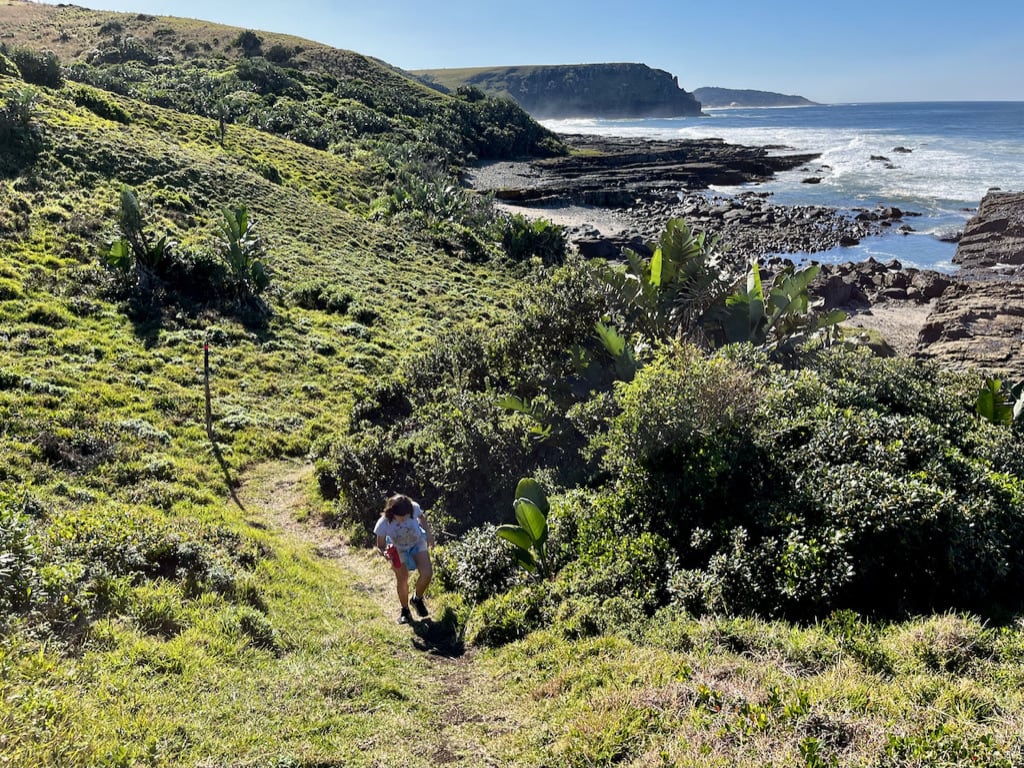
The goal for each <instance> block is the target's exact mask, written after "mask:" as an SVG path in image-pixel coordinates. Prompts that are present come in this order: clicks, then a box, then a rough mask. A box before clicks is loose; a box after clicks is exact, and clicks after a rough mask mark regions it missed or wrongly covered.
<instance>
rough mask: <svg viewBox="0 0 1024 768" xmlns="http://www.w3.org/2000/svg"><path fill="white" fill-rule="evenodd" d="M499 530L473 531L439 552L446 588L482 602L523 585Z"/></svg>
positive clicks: (484, 527)
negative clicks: (497, 532) (515, 586)
mask: <svg viewBox="0 0 1024 768" xmlns="http://www.w3.org/2000/svg"><path fill="white" fill-rule="evenodd" d="M495 530H496V528H495V526H494V525H492V524H489V523H487V524H484V525H482V526H480V527H478V528H472V529H470V530H469V531H467V532H466V533H465V534H464V535H463V536H462V537H461V538H459V539H457V540H455V541H453V542H452V543H450V544H446V545H445V546H444V547H443V548H441V549H439V550H438V551H437V554H436V559H435V564H436V567H437V576H438V580H439V581H440V583H441V584H442V585H443V586H444V587H445V588H446V589H449V590H455V591H458V592H459V593H460V594H462V595H464V596H465V597H466V598H467V599H468V600H470V601H471V602H473V603H479V602H482V601H484V600H486V599H487V598H488V597H490V596H492V595H496V594H499V593H501V592H505V591H507V590H508V589H510V588H512V587H513V586H514V585H516V584H518V583H520V582H522V574H521V573H520V572H519V571H518V570H517V568H516V564H515V560H514V559H513V558H512V556H511V554H510V552H509V550H508V546H507V545H506V544H504V543H503V542H502V541H500V540H499V539H498V538H497V536H496V535H495Z"/></svg>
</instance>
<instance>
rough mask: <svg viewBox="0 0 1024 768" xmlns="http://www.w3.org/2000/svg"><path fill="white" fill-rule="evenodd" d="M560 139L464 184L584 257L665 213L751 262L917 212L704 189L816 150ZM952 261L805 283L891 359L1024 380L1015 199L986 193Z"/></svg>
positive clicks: (617, 247) (644, 239)
mask: <svg viewBox="0 0 1024 768" xmlns="http://www.w3.org/2000/svg"><path fill="white" fill-rule="evenodd" d="M561 138H562V139H563V141H565V143H566V144H568V145H569V146H571V147H572V148H573V150H574V151H573V154H571V155H569V156H567V157H559V158H548V159H543V160H528V161H522V162H502V163H493V164H489V165H483V166H479V167H477V168H474V169H471V170H470V172H469V173H468V174H467V177H466V183H467V184H468V185H469V186H470V187H471V188H473V189H475V190H478V191H480V192H487V193H491V194H493V196H494V198H495V201H496V203H497V205H498V206H499V207H501V208H504V209H506V210H508V211H510V212H518V213H523V214H524V215H527V216H530V217H544V218H548V219H550V220H552V221H553V222H554V223H556V224H560V225H562V226H564V227H565V228H566V231H567V236H568V238H569V240H570V242H571V243H572V244H573V245H574V246H575V247H576V248H577V249H578V250H579V252H580V253H581V254H582V255H584V256H586V257H588V258H605V259H616V258H619V257H620V256H621V252H622V249H623V248H631V249H632V250H634V251H637V252H639V253H647V252H649V249H648V244H649V243H652V242H654V241H656V240H657V239H658V237H659V235H660V234H661V232H662V231H663V230H664V228H665V223H666V222H667V221H668V220H669V219H672V218H682V219H683V220H685V221H686V222H687V223H688V224H689V225H690V226H691V227H692V228H694V229H696V230H698V231H704V232H708V233H709V234H711V235H714V236H717V237H718V238H719V240H720V242H721V244H722V247H723V249H724V250H725V252H726V253H727V254H733V255H734V256H735V258H736V260H737V264H738V265H739V264H742V263H745V262H746V261H747V260H748V259H749V258H751V257H752V256H766V255H767V254H785V253H816V252H820V251H824V250H828V249H831V248H834V247H836V246H849V245H854V244H856V243H858V242H859V241H860V240H862V239H863V238H866V237H871V236H875V235H880V234H883V233H885V232H887V231H893V230H897V231H898V230H900V229H901V228H902V229H904V230H907V229H909V228H910V225H909V224H908V223H907V222H906V219H908V218H910V217H913V216H914V215H915V214H914V213H913V212H905V211H902V210H899V209H898V208H895V207H878V208H875V209H854V210H837V209H833V208H828V207H825V206H814V205H801V206H784V205H777V204H775V203H773V202H772V201H771V199H770V196H769V195H768V194H767V193H762V192H757V191H746V192H741V193H739V194H737V195H729V196H726V195H714V194H711V193H709V191H708V188H709V187H710V186H712V185H714V186H732V185H737V186H738V185H741V184H746V183H753V182H760V181H765V180H767V179H770V178H771V177H772V176H773V175H774V174H776V173H778V172H781V171H786V170H793V169H797V168H801V167H804V166H806V165H807V164H808V163H812V162H813V161H815V160H817V159H818V155H816V154H806V153H805V154H783V153H781V152H780V150H782V149H784V148H780V147H744V146H739V145H730V144H726V143H724V142H723V141H721V140H719V139H706V140H680V141H656V140H648V139H638V138H610V137H600V136H582V135H563V136H561ZM783 259H784V257H778V256H776V257H775V258H774V259H769V260H768V263H767V264H766V266H767V267H768V268H769V269H771V268H772V267H773V266H778V265H779V263H781V261H782V260H783ZM954 262H955V263H957V264H959V265H960V272H959V273H958V274H956V275H948V274H943V273H939V272H935V271H932V270H918V269H908V268H904V267H903V266H902V265H901V264H899V263H898V262H895V261H892V262H887V263H884V264H883V263H880V262H877V261H875V260H871V259H869V260H868V261H866V262H849V263H846V264H838V265H823V266H822V270H821V273H820V274H819V276H818V278H817V280H816V281H815V284H814V286H813V288H812V290H813V291H814V292H815V294H816V295H817V296H818V297H819V298H820V299H821V300H822V301H823V302H824V303H825V305H826V306H828V307H835V308H842V309H845V310H846V311H847V312H848V313H849V314H850V315H851V324H852V325H853V326H855V327H856V326H859V327H863V328H865V329H873V330H876V331H878V332H880V333H882V334H883V336H886V339H887V341H889V342H890V344H891V346H892V347H893V348H894V349H895V350H896V351H897V352H899V353H901V354H909V355H913V356H915V357H919V358H923V359H924V358H933V359H936V360H937V361H939V362H940V363H941V364H943V365H945V366H949V367H965V366H976V367H979V368H982V369H984V370H985V371H986V372H989V373H992V374H995V375H1003V376H1011V377H1014V378H1024V194H1017V195H1014V194H997V195H992V194H990V195H989V196H986V198H985V201H983V202H982V205H981V206H980V208H979V211H978V214H977V215H976V216H975V218H974V219H972V220H971V221H970V222H969V223H968V225H967V227H966V228H965V230H964V235H963V238H962V240H961V242H960V244H959V245H958V250H957V256H956V257H955V258H954ZM883 308H884V309H883ZM883 317H884V318H885V320H884V321H880V322H873V321H876V320H881V318H883ZM897 337H898V338H897Z"/></svg>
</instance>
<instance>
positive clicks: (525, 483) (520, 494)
mask: <svg viewBox="0 0 1024 768" xmlns="http://www.w3.org/2000/svg"><path fill="white" fill-rule="evenodd" d="M516 498H517V499H529V500H530V501H532V502H533V503H534V504H535V505H536V506H537V509H539V510H540V511H541V512H542V513H543V514H544V517H545V518H546V517H547V516H548V512H550V511H551V507H550V506H549V505H548V497H547V496H545V495H544V491H543V489H542V488H541V487H540V483H538V482H537V481H536V480H534V479H533V478H532V477H524V478H523V479H522V480H520V481H519V484H518V485H516Z"/></svg>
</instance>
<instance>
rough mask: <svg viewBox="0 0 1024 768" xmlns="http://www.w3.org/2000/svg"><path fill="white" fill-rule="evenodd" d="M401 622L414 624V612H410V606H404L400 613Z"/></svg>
mask: <svg viewBox="0 0 1024 768" xmlns="http://www.w3.org/2000/svg"><path fill="white" fill-rule="evenodd" d="M398 623H399V624H412V614H411V613H409V609H408V608H403V609H402V612H401V613H400V614H398Z"/></svg>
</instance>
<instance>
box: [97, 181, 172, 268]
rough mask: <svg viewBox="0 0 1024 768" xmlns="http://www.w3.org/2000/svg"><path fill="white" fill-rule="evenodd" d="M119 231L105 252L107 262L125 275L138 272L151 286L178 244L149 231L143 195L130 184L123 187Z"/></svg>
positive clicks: (119, 211) (118, 218) (119, 210)
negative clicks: (143, 211) (146, 225)
mask: <svg viewBox="0 0 1024 768" xmlns="http://www.w3.org/2000/svg"><path fill="white" fill-rule="evenodd" d="M117 232H118V237H117V239H116V240H114V242H112V243H111V244H110V248H109V249H108V250H107V253H106V254H105V260H106V263H107V264H108V265H109V266H111V267H113V268H114V269H116V270H118V271H120V272H122V273H125V274H128V273H131V272H133V271H134V272H135V276H136V278H137V279H138V281H139V283H140V285H142V286H143V287H146V286H148V285H149V284H150V283H151V282H152V281H153V280H154V279H155V278H156V275H157V274H158V272H159V271H160V269H161V268H162V267H163V265H164V262H165V261H166V259H167V258H168V257H169V255H170V253H171V250H172V249H173V248H174V246H175V245H176V243H175V242H174V241H173V240H170V239H168V237H167V236H166V235H164V236H163V237H160V238H159V239H156V240H154V238H153V236H152V235H151V234H150V233H148V232H146V230H145V227H144V222H143V215H142V206H141V205H140V204H139V198H138V196H137V195H136V194H135V190H133V189H132V188H131V187H129V186H128V185H127V184H123V185H122V186H121V195H120V208H119V209H118V216H117Z"/></svg>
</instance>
